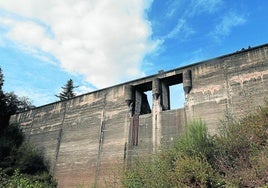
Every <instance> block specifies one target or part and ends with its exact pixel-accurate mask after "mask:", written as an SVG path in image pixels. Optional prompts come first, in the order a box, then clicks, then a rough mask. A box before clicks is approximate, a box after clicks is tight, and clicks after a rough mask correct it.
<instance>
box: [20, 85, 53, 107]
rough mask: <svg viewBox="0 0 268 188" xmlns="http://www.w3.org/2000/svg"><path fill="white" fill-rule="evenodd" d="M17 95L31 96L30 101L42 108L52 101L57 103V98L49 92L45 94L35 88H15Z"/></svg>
mask: <svg viewBox="0 0 268 188" xmlns="http://www.w3.org/2000/svg"><path fill="white" fill-rule="evenodd" d="M15 90H16V95H17V96H19V97H23V96H26V97H27V96H30V101H31V103H32V104H33V105H35V106H40V105H44V104H48V103H51V102H52V101H56V97H55V96H54V95H51V94H50V93H49V92H44V91H42V90H36V89H33V88H27V90H26V89H25V88H22V87H17V88H15Z"/></svg>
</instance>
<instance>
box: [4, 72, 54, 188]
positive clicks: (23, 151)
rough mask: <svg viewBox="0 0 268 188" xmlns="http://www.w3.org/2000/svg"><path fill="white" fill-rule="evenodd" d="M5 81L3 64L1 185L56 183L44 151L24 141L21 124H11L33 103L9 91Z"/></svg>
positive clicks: (22, 185)
mask: <svg viewBox="0 0 268 188" xmlns="http://www.w3.org/2000/svg"><path fill="white" fill-rule="evenodd" d="M3 82H4V79H3V74H2V70H1V68H0V187H8V188H9V187H11V188H13V187H14V188H17V187H23V188H24V187H27V188H32V187H33V188H39V187H40V188H41V187H56V182H55V180H53V178H52V176H51V175H50V174H49V172H48V165H47V164H46V163H45V160H44V157H43V154H42V152H41V151H39V150H38V149H36V148H35V147H33V146H32V145H30V144H28V143H26V142H24V136H23V133H22V131H21V130H20V128H19V126H18V125H16V124H12V125H10V124H9V119H10V116H11V115H12V114H14V113H16V112H18V111H20V110H25V109H29V108H31V107H32V106H31V104H30V103H29V101H28V100H25V98H19V97H17V96H16V95H15V94H14V93H5V92H4V91H3V90H2V86H3ZM21 99H22V100H21Z"/></svg>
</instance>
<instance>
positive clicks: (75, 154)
mask: <svg viewBox="0 0 268 188" xmlns="http://www.w3.org/2000/svg"><path fill="white" fill-rule="evenodd" d="M179 84H182V87H183V89H184V97H183V98H182V99H180V98H179V97H178V99H177V100H182V101H184V107H182V108H180V109H171V104H172V100H171V97H170V88H171V87H172V86H174V85H179ZM148 92H149V93H151V96H147V95H146V94H148ZM267 96H268V44H264V45H261V46H257V47H254V48H249V49H243V50H240V51H237V52H235V53H232V54H227V55H224V56H220V57H217V58H214V59H210V60H206V61H202V62H198V63H195V64H192V65H188V66H184V67H180V68H177V69H174V70H170V71H160V72H159V73H158V74H155V75H152V76H148V77H144V78H140V79H137V80H133V81H130V82H126V83H122V84H119V85H115V86H112V87H109V88H105V89H101V90H97V91H94V92H90V93H87V94H84V95H80V96H77V97H75V98H72V99H70V100H66V101H60V102H55V103H52V104H47V105H44V106H41V107H37V108H34V109H32V110H29V111H25V112H22V113H18V114H15V115H13V116H12V117H11V121H12V122H17V123H19V124H20V125H21V127H22V128H23V131H24V133H25V134H26V139H27V140H28V141H29V142H31V143H34V144H35V145H36V146H38V147H39V148H41V149H42V150H43V151H44V154H45V156H46V158H47V159H48V160H49V163H50V171H51V173H52V174H53V175H54V177H55V178H56V179H57V181H58V184H59V187H76V186H77V185H89V186H92V185H95V186H96V187H102V186H103V185H104V183H105V178H107V177H108V176H109V174H108V173H109V169H111V168H112V167H113V166H114V165H115V163H120V164H122V165H126V164H127V163H129V162H130V161H131V159H132V158H133V157H135V156H136V155H137V154H150V153H154V152H156V151H157V150H158V148H159V146H160V145H161V144H163V143H165V144H169V143H171V142H172V141H173V140H174V138H175V137H177V136H178V135H179V134H180V133H181V132H182V130H183V126H184V125H185V123H186V122H190V121H191V120H194V119H202V120H203V121H204V122H205V123H206V124H207V126H208V129H209V132H210V133H211V134H214V133H216V132H217V129H218V127H219V125H220V119H223V118H224V115H225V114H226V113H231V114H234V115H237V116H239V115H241V114H243V113H246V112H245V110H249V109H250V110H252V109H254V108H256V107H258V106H260V105H263V104H264V100H265V99H266V97H267ZM149 99H151V100H149ZM150 104H152V105H150Z"/></svg>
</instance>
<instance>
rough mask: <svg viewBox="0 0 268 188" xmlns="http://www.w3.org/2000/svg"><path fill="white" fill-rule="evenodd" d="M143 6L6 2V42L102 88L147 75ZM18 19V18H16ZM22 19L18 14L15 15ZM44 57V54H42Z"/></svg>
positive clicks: (149, 47) (103, 0) (114, 1)
mask: <svg viewBox="0 0 268 188" xmlns="http://www.w3.org/2000/svg"><path fill="white" fill-rule="evenodd" d="M151 3H152V0H150V1H143V0H136V1H133V0H69V1H54V0H47V1H43V0H25V1H23V4H22V2H21V1H19V0H12V1H5V0H0V7H1V8H2V9H4V10H6V11H8V12H9V14H6V15H1V16H0V24H1V25H3V26H5V27H6V28H8V29H7V33H6V37H7V38H8V39H9V40H11V41H13V42H14V43H15V44H17V45H18V46H19V47H20V48H21V49H23V50H26V51H27V52H28V53H32V54H33V55H35V56H38V57H41V58H42V59H46V56H45V55H46V53H50V54H52V55H54V56H55V58H56V59H58V60H59V61H60V66H61V67H62V68H63V69H65V70H67V71H68V72H71V73H79V74H83V75H85V77H86V80H87V81H88V82H90V83H91V84H93V85H94V86H96V87H98V88H102V87H106V86H109V85H112V84H115V83H118V82H121V81H125V80H124V79H133V78H137V77H139V76H142V75H144V73H143V72H142V71H141V70H140V66H141V63H142V61H143V58H144V56H145V55H146V54H148V53H150V52H152V51H154V50H155V49H156V48H157V46H158V45H159V41H153V40H151V38H150V37H151V34H152V33H151V32H152V31H151V27H150V23H149V22H148V21H147V20H146V18H145V15H144V12H145V10H147V9H148V8H149V7H150V5H151ZM11 13H14V14H11ZM15 13H16V14H15ZM42 52H44V53H42Z"/></svg>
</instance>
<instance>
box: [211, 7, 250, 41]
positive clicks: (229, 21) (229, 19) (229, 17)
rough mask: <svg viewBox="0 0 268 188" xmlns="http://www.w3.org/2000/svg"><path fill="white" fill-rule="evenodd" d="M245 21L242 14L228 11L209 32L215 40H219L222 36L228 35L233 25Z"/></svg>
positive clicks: (241, 23) (235, 25)
mask: <svg viewBox="0 0 268 188" xmlns="http://www.w3.org/2000/svg"><path fill="white" fill-rule="evenodd" d="M245 22H246V18H245V17H244V16H243V15H239V14H237V13H235V12H228V13H227V14H225V15H224V16H223V17H222V18H221V21H220V22H219V24H218V25H216V27H215V29H214V30H213V31H212V32H211V33H210V34H209V35H210V36H211V37H213V38H214V39H215V40H216V41H219V40H220V39H221V38H222V37H225V36H228V35H229V34H230V33H231V31H232V29H233V28H234V27H237V26H239V25H243V24H244V23H245Z"/></svg>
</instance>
